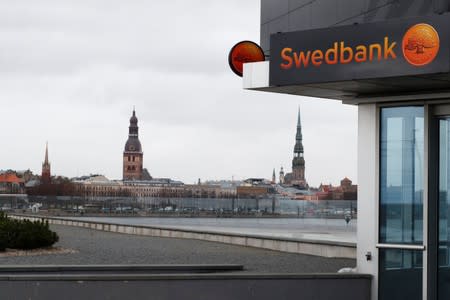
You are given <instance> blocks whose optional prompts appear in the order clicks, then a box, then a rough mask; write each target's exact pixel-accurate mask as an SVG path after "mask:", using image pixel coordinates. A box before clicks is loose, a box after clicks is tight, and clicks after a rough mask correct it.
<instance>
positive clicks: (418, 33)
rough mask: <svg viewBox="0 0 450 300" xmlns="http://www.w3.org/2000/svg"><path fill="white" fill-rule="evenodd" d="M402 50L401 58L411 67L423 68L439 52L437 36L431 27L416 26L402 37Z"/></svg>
mask: <svg viewBox="0 0 450 300" xmlns="http://www.w3.org/2000/svg"><path fill="white" fill-rule="evenodd" d="M402 49H403V56H404V57H405V59H406V60H407V61H408V62H409V63H410V64H411V65H413V66H417V67H420V66H425V65H427V64H429V63H431V62H432V61H433V60H434V58H435V57H436V55H437V54H438V52H439V34H438V33H437V31H436V30H435V29H434V28H433V26H431V25H428V24H425V23H421V24H416V25H414V26H412V27H411V28H409V29H408V31H407V32H406V34H405V36H404V37H403V42H402Z"/></svg>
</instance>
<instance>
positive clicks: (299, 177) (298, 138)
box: [291, 106, 307, 189]
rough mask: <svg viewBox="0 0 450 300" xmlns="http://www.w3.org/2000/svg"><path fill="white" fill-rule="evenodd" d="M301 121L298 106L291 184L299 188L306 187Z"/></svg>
mask: <svg viewBox="0 0 450 300" xmlns="http://www.w3.org/2000/svg"><path fill="white" fill-rule="evenodd" d="M303 151H304V150H303V136H302V123H301V117H300V106H299V107H298V116H297V132H296V135H295V146H294V158H293V159H292V181H291V183H292V185H295V186H298V187H299V188H301V189H304V188H307V183H306V180H305V158H304V155H303Z"/></svg>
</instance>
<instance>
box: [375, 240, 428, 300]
mask: <svg viewBox="0 0 450 300" xmlns="http://www.w3.org/2000/svg"><path fill="white" fill-rule="evenodd" d="M379 253H380V274H379V299H395V300H403V299H404V300H421V299H422V255H423V253H422V251H414V250H401V249H380V252H379Z"/></svg>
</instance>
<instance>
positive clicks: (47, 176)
mask: <svg viewBox="0 0 450 300" xmlns="http://www.w3.org/2000/svg"><path fill="white" fill-rule="evenodd" d="M50 182H51V173H50V163H49V162H48V143H47V144H46V145H45V160H44V162H43V163H42V173H41V183H42V184H49V183H50Z"/></svg>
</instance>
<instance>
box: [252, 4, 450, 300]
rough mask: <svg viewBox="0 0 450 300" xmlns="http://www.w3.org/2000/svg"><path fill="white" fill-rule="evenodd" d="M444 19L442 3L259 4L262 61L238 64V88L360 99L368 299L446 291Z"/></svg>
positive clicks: (447, 78) (448, 201)
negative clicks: (240, 75) (240, 80)
mask: <svg viewBox="0 0 450 300" xmlns="http://www.w3.org/2000/svg"><path fill="white" fill-rule="evenodd" d="M449 28H450V3H449V1H448V0H430V1H428V0H405V1H403V0H400V1H374V0H346V1H337V0H317V1H291V0H262V1H261V41H260V42H261V47H262V49H263V50H264V53H265V55H266V56H267V57H268V58H269V59H270V60H269V61H263V62H255V63H247V64H244V68H243V70H244V72H243V81H244V82H243V83H244V88H246V89H251V90H257V91H263V92H274V93H283V94H291V95H298V96H311V97H320V98H327V99H336V100H340V101H343V102H344V103H346V104H351V105H356V106H357V107H358V244H357V272H359V273H368V274H371V275H372V278H373V279H372V297H371V298H372V299H373V300H376V299H379V300H387V299H396V300H399V299H408V300H419V299H429V300H444V299H445V300H446V299H450V179H449V178H450V158H449V157H450V30H449ZM311 101H314V100H311ZM286 177H287V176H286ZM349 293H351V292H350V291H349Z"/></svg>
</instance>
